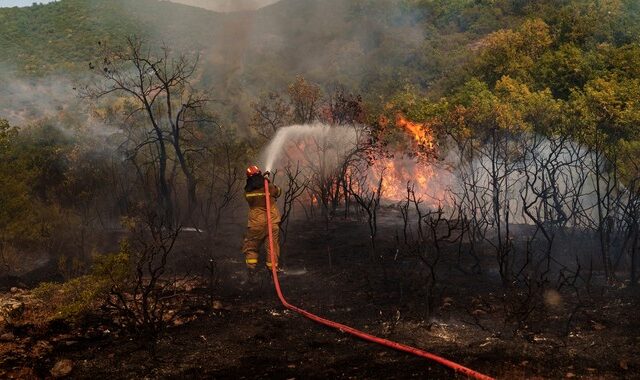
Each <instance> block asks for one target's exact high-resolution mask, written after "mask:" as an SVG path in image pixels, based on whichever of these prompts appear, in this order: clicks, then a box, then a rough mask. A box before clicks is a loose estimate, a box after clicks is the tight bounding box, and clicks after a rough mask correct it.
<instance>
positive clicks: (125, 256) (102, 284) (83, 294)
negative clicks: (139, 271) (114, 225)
mask: <svg viewBox="0 0 640 380" xmlns="http://www.w3.org/2000/svg"><path fill="white" fill-rule="evenodd" d="M130 257H131V256H130V251H129V248H128V245H127V244H126V243H125V242H123V243H122V245H121V249H120V252H118V253H115V254H109V255H100V256H97V257H96V258H95V262H94V266H93V269H92V271H91V273H90V274H88V275H84V276H80V277H76V278H72V279H70V280H68V281H66V282H64V283H52V282H45V283H42V284H40V285H39V286H38V287H37V288H35V289H34V290H33V294H34V295H35V296H36V297H37V298H39V299H40V300H42V301H43V302H44V303H45V304H46V305H47V306H48V308H49V316H50V318H51V319H58V318H61V319H70V320H73V319H77V318H80V317H82V316H84V315H86V314H87V313H91V312H95V311H96V309H97V308H98V307H100V306H101V305H102V304H103V302H104V300H105V298H106V297H107V295H108V294H109V291H110V290H111V289H112V288H113V287H117V286H119V285H120V284H122V283H123V282H124V281H125V280H126V279H127V278H129V276H131V266H130Z"/></svg>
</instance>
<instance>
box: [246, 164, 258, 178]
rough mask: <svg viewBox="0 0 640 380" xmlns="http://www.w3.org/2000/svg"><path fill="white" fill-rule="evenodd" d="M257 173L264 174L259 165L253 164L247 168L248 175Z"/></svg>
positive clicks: (251, 175)
mask: <svg viewBox="0 0 640 380" xmlns="http://www.w3.org/2000/svg"><path fill="white" fill-rule="evenodd" d="M257 174H262V172H261V171H260V168H259V167H257V166H255V165H251V166H249V167H248V168H247V177H253V176H254V175H257Z"/></svg>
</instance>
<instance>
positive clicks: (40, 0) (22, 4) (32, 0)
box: [0, 0, 55, 7]
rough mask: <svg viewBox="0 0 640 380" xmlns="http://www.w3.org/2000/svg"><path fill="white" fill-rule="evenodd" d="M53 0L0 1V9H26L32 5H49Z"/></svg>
mask: <svg viewBox="0 0 640 380" xmlns="http://www.w3.org/2000/svg"><path fill="white" fill-rule="evenodd" d="M52 1H55V0H0V7H28V6H30V5H31V4H33V3H42V4H46V3H50V2H52Z"/></svg>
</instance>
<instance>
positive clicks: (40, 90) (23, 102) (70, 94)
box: [0, 70, 119, 141]
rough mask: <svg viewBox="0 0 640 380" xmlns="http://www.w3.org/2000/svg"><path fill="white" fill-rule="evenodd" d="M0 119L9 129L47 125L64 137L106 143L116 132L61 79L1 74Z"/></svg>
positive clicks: (116, 130) (66, 79)
mask: <svg viewBox="0 0 640 380" xmlns="http://www.w3.org/2000/svg"><path fill="white" fill-rule="evenodd" d="M0 81H1V82H2V83H3V87H2V90H0V118H2V119H6V120H7V121H8V122H9V124H10V125H14V126H18V127H27V126H31V125H38V124H40V123H46V124H47V125H49V126H53V127H55V128H56V129H58V130H59V131H60V132H61V133H63V134H64V135H65V136H67V137H78V136H82V137H84V138H89V139H92V140H100V141H106V139H108V138H109V137H110V136H112V135H114V134H116V133H118V132H119V130H118V129H117V128H116V127H114V126H110V125H106V124H104V123H103V122H102V121H100V120H99V119H97V118H95V117H93V116H92V114H91V113H90V112H89V107H90V105H89V104H87V103H86V102H84V101H83V100H82V99H80V98H79V97H78V94H77V91H76V89H75V84H74V81H73V80H71V79H69V78H67V77H64V76H48V77H36V78H15V77H11V71H9V70H5V71H4V72H2V73H0Z"/></svg>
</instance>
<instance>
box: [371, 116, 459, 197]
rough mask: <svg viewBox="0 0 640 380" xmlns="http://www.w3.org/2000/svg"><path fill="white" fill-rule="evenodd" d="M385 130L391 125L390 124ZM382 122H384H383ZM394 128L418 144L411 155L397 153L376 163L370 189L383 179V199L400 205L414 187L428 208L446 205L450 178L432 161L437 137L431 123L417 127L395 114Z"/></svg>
mask: <svg viewBox="0 0 640 380" xmlns="http://www.w3.org/2000/svg"><path fill="white" fill-rule="evenodd" d="M384 121H385V123H384V124H385V126H387V125H388V120H386V119H385V120H384ZM381 122H382V119H381ZM395 126H396V127H399V128H402V129H403V130H404V131H405V132H407V133H408V135H409V136H410V137H411V138H412V140H413V141H414V142H415V144H416V146H414V147H413V149H411V148H409V149H407V151H409V152H410V153H409V154H403V153H405V152H397V153H396V158H379V159H377V160H375V161H374V163H373V166H372V168H371V171H372V173H373V175H372V178H371V181H370V184H369V186H375V185H377V183H378V181H379V180H380V175H382V176H383V177H382V198H384V199H387V200H390V201H401V200H403V199H406V197H407V186H412V187H414V190H415V193H416V196H417V197H420V198H422V199H423V200H424V201H425V203H427V204H432V205H435V204H438V203H446V202H447V196H446V194H447V191H446V183H447V182H448V180H449V175H448V173H446V172H445V171H444V170H442V169H438V168H437V167H436V166H435V164H434V161H433V159H432V158H433V157H434V156H435V148H436V143H435V137H434V134H433V130H432V129H431V127H430V126H429V124H428V123H417V122H413V121H411V120H409V119H407V118H406V117H405V116H404V115H402V114H400V113H398V114H396V119H395Z"/></svg>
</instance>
